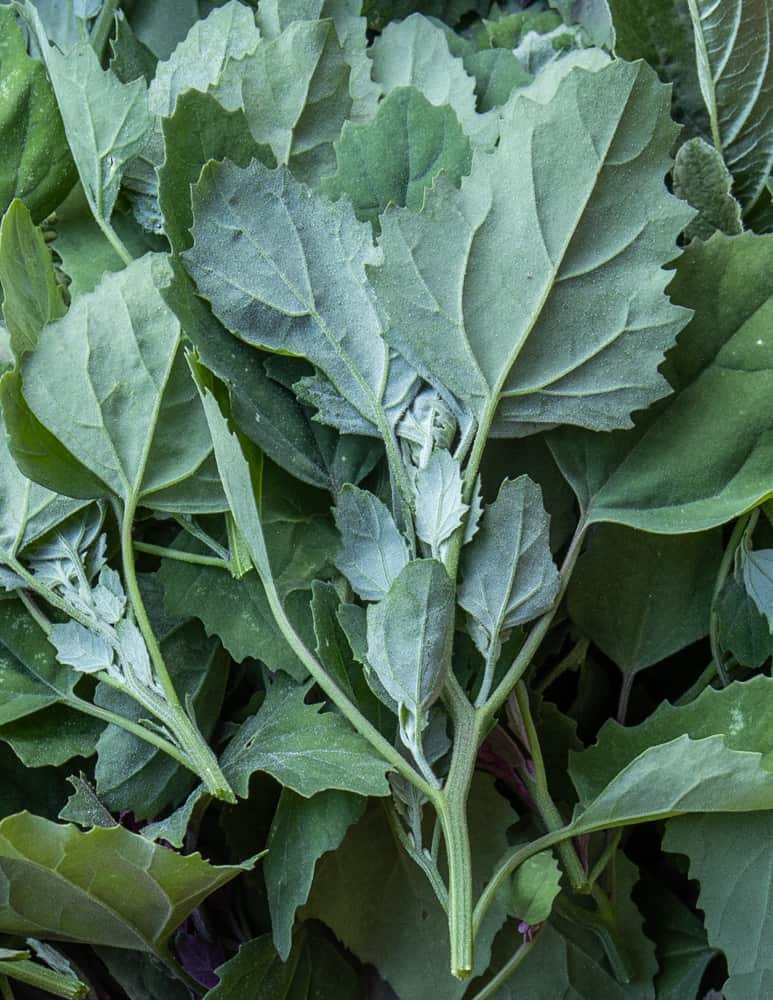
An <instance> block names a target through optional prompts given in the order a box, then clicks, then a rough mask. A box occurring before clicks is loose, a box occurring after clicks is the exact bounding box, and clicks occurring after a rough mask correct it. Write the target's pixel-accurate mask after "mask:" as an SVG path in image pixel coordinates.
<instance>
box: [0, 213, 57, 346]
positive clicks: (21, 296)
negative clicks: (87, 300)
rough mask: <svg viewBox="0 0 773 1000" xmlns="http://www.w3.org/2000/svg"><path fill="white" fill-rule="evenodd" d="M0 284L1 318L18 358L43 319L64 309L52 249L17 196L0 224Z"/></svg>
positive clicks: (35, 338) (32, 341)
mask: <svg viewBox="0 0 773 1000" xmlns="http://www.w3.org/2000/svg"><path fill="white" fill-rule="evenodd" d="M0 286H2V290H3V319H4V320H5V325H6V327H7V328H8V333H9V335H10V338H11V350H12V351H13V354H14V357H15V358H16V359H17V361H18V360H19V358H21V357H22V355H23V354H24V353H25V352H26V351H31V350H33V348H34V347H35V345H36V344H37V342H38V336H39V335H40V331H41V330H42V329H43V327H44V326H45V325H46V323H49V322H50V321H51V320H54V319H58V318H59V317H60V316H63V315H64V314H65V312H66V311H67V310H66V308H65V304H64V300H63V298H62V289H61V287H60V286H59V285H58V284H57V283H56V279H55V277H54V267H53V263H52V260H51V251H50V250H49V248H48V246H47V244H46V241H45V240H44V239H43V234H42V233H41V232H40V230H39V229H38V228H37V227H36V226H35V225H34V224H33V222H32V217H31V216H30V213H29V211H28V209H27V207H26V205H25V204H24V203H23V202H21V201H19V200H18V199H15V200H14V201H12V202H11V204H10V205H9V206H8V210H7V211H6V213H5V215H3V217H2V224H0Z"/></svg>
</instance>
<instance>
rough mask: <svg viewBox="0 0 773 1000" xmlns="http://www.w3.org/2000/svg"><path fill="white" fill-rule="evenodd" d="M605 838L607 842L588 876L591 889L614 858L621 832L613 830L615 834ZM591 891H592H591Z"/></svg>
mask: <svg viewBox="0 0 773 1000" xmlns="http://www.w3.org/2000/svg"><path fill="white" fill-rule="evenodd" d="M610 832H611V831H610ZM607 836H608V837H609V842H608V843H607V846H606V847H605V848H604V850H603V851H602V852H601V854H600V855H599V859H598V861H597V862H596V864H595V865H594V866H593V868H592V869H591V872H590V875H589V876H588V882H589V883H590V885H591V887H593V886H595V884H596V882H597V881H598V879H599V878H600V876H601V875H602V873H603V872H604V869H605V868H606V867H607V865H608V864H609V862H610V860H611V859H612V858H613V857H614V855H615V851H616V850H617V848H618V846H619V845H620V839H621V838H622V836H623V831H622V830H615V832H614V833H613V834H612V835H611V836H609V834H607ZM591 891H593V890H592V889H591Z"/></svg>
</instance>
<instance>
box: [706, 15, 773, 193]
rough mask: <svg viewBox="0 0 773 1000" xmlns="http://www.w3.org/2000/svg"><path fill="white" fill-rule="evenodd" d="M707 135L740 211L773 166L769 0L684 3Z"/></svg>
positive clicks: (772, 26) (772, 21)
mask: <svg viewBox="0 0 773 1000" xmlns="http://www.w3.org/2000/svg"><path fill="white" fill-rule="evenodd" d="M688 6H689V9H690V15H691V17H692V22H693V31H694V33H695V51H696V58H697V62H698V79H699V81H700V87H701V93H702V95H703V100H704V103H705V104H706V109H707V110H708V113H709V119H710V122H711V137H712V139H713V140H714V145H715V146H716V148H717V150H719V152H720V153H721V154H722V157H723V159H724V161H725V163H726V164H727V168H728V170H729V171H730V173H731V174H732V175H733V181H734V183H733V193H734V195H735V197H736V198H737V199H738V201H740V203H741V205H742V206H743V209H744V211H748V209H750V208H751V207H752V205H754V203H755V201H756V200H757V198H758V197H759V196H760V194H761V192H762V190H763V188H764V186H765V182H766V181H767V179H768V177H769V175H770V170H771V167H773V127H772V126H773V58H771V56H772V55H773V52H772V51H771V47H772V46H773V38H772V37H771V36H772V35H773V11H772V10H771V7H770V4H769V3H768V2H767V0H721V2H717V0H688Z"/></svg>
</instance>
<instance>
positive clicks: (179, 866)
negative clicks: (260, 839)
mask: <svg viewBox="0 0 773 1000" xmlns="http://www.w3.org/2000/svg"><path fill="white" fill-rule="evenodd" d="M249 867H250V864H249V863H247V864H245V865H244V866H224V867H219V868H218V867H214V866H212V865H209V864H208V863H207V862H205V861H203V860H202V859H201V856H200V855H196V854H194V855H188V856H187V857H182V856H181V855H179V854H175V853H174V852H173V851H169V850H167V849H166V848H163V847H158V846H156V845H155V844H151V843H149V842H148V841H147V840H145V839H144V837H140V836H138V835H137V834H133V833H129V831H128V830H125V829H123V827H113V828H112V829H109V830H105V829H98V828H96V829H94V830H91V831H90V832H89V833H82V832H81V831H80V830H78V829H76V827H74V826H61V825H58V824H56V823H51V822H49V821H48V820H44V819H41V818H40V817H37V816H30V815H29V814H28V813H20V814H18V815H15V816H9V817H8V818H7V819H4V820H3V821H2V822H1V823H0V887H1V889H0V894H1V895H2V897H3V899H4V900H6V905H5V906H3V907H2V909H0V929H2V931H3V932H4V933H7V934H18V935H21V936H23V937H24V936H27V935H33V936H36V937H38V936H40V937H48V936H52V937H63V938H65V939H67V938H69V939H71V940H74V941H80V942H85V943H88V944H94V945H110V946H112V947H120V948H129V949H131V950H134V951H149V952H160V951H162V950H163V949H164V947H165V944H166V942H167V940H168V938H169V936H170V934H171V933H172V931H174V930H175V928H177V927H178V926H179V925H180V924H181V923H182V921H183V920H184V919H185V918H186V917H187V916H188V914H189V913H190V912H191V911H192V910H193V909H195V908H196V906H198V905H199V903H200V902H201V901H202V900H204V899H205V898H206V897H207V896H208V895H210V893H212V892H214V891H215V890H216V889H218V888H219V887H220V886H222V885H224V884H225V883H226V882H229V881H230V880H231V879H232V878H234V877H235V876H236V875H238V874H239V873H240V872H241V871H242V870H244V868H249Z"/></svg>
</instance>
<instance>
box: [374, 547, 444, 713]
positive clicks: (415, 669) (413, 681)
mask: <svg viewBox="0 0 773 1000" xmlns="http://www.w3.org/2000/svg"><path fill="white" fill-rule="evenodd" d="M453 633H454V587H453V584H452V582H451V580H450V579H449V576H448V573H447V572H446V570H445V567H444V566H443V564H442V563H441V562H438V561H437V560H436V559H414V560H413V561H412V562H409V563H408V564H407V565H406V566H404V567H403V569H402V570H401V571H400V573H399V574H398V576H397V577H396V578H395V580H394V582H393V583H392V586H391V587H390V588H389V591H388V592H387V595H386V597H384V598H383V599H382V600H381V601H379V603H378V604H369V605H368V610H367V636H368V663H369V665H370V667H371V669H372V670H373V672H374V673H375V675H376V676H377V678H378V680H379V681H380V683H381V684H382V685H383V687H384V688H385V689H386V692H387V694H389V696H390V697H391V698H393V699H394V700H395V701H396V702H397V704H398V705H399V706H400V708H401V709H403V708H405V709H407V711H408V712H409V713H410V715H411V716H412V717H413V719H415V720H417V728H418V729H419V731H420V730H421V729H422V728H423V722H425V721H426V712H427V709H429V707H430V706H431V705H432V704H433V703H434V702H435V701H436V700H437V699H438V697H439V696H440V692H441V690H442V688H443V685H444V683H445V680H446V676H447V671H448V669H449V666H450V662H451V647H452V643H453Z"/></svg>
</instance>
